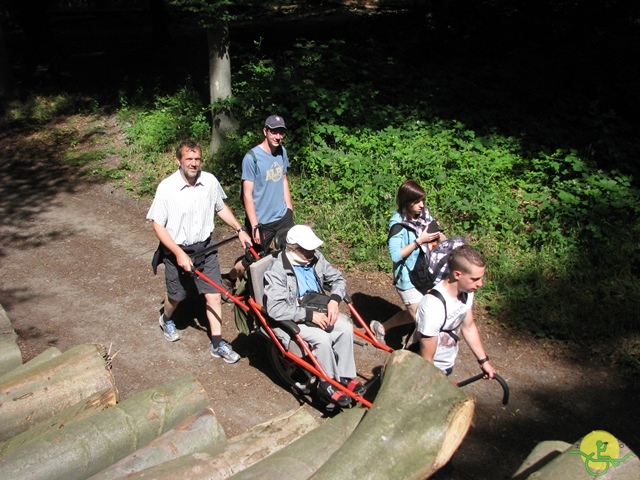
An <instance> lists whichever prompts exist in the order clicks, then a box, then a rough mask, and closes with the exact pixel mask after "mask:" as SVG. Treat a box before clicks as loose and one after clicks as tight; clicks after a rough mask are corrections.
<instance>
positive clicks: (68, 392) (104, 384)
mask: <svg viewBox="0 0 640 480" xmlns="http://www.w3.org/2000/svg"><path fill="white" fill-rule="evenodd" d="M105 356H106V351H105V349H104V347H103V346H102V345H78V346H77V347H74V348H72V349H70V350H67V351H66V352H65V353H63V354H62V355H60V356H58V357H56V358H53V359H52V360H49V361H48V362H46V363H43V364H42V365H40V366H39V367H38V368H35V369H32V370H30V371H28V372H27V373H26V374H24V375H22V376H19V377H15V378H13V379H12V380H9V381H8V382H7V383H3V384H2V385H0V441H5V440H7V439H9V438H11V437H13V436H14V435H17V434H18V433H20V432H23V431H25V430H28V429H30V428H31V427H33V426H34V425H35V424H37V423H38V422H40V421H42V420H45V419H47V418H50V417H52V416H53V415H55V414H57V413H59V412H60V411H62V410H64V409H65V408H67V407H69V406H71V405H75V404H76V403H78V402H80V401H81V400H83V399H86V398H88V397H90V396H91V395H93V394H94V393H98V392H103V391H105V390H107V389H111V388H112V389H114V391H116V392H117V389H116V386H115V380H114V378H113V375H112V374H111V371H110V370H109V369H108V368H107V365H106V361H105Z"/></svg>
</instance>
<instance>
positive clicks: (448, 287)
mask: <svg viewBox="0 0 640 480" xmlns="http://www.w3.org/2000/svg"><path fill="white" fill-rule="evenodd" d="M448 265H449V276H448V277H447V278H445V279H444V280H442V281H441V282H440V283H438V284H437V285H436V286H435V287H433V289H432V290H431V291H430V292H429V293H428V294H427V295H425V296H424V297H423V298H422V300H421V301H420V304H419V305H418V310H417V313H416V337H417V338H418V339H419V342H420V355H421V356H422V358H424V359H425V360H427V361H429V362H432V363H433V364H434V365H435V366H436V367H438V368H439V369H440V370H442V371H443V372H444V373H445V374H446V375H450V374H451V372H452V371H453V366H454V364H455V360H456V357H457V355H458V340H459V336H460V335H463V336H464V338H465V340H466V341H467V343H468V344H469V348H471V351H472V352H473V353H474V355H475V356H476V359H477V360H478V364H479V365H480V367H481V368H482V370H483V371H484V372H485V373H486V376H487V378H493V376H494V375H495V373H496V371H495V370H494V368H493V367H492V366H491V364H490V363H489V357H488V356H487V354H486V353H485V351H484V347H483V346H482V341H481V340H480V335H479V333H478V327H477V326H476V322H475V320H474V318H473V312H472V307H473V297H474V292H475V291H476V290H477V289H478V288H480V287H481V286H482V278H483V277H484V271H485V262H484V259H483V258H482V255H481V254H480V252H478V251H477V250H475V249H474V248H473V247H471V246H469V245H463V246H461V247H458V248H456V249H455V250H453V251H452V252H451V253H450V254H449V258H448Z"/></svg>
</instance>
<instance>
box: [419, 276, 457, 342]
mask: <svg viewBox="0 0 640 480" xmlns="http://www.w3.org/2000/svg"><path fill="white" fill-rule="evenodd" d="M427 295H433V296H434V297H436V298H437V299H438V300H440V301H441V302H442V306H443V307H444V320H443V321H442V326H441V327H440V331H441V332H444V333H448V334H449V336H450V337H451V338H453V339H454V340H455V341H456V343H457V342H459V341H460V337H459V336H458V335H457V334H455V333H454V330H455V329H456V328H458V325H456V326H455V327H454V328H452V329H449V330H445V328H444V324H445V323H447V302H446V300H445V299H444V297H443V296H442V294H441V293H440V292H439V291H438V290H435V289H433V288H432V289H431V290H429V291H428V292H427Z"/></svg>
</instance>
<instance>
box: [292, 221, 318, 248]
mask: <svg viewBox="0 0 640 480" xmlns="http://www.w3.org/2000/svg"><path fill="white" fill-rule="evenodd" d="M287 243H288V244H289V245H294V244H296V245H300V246H301V247H302V248H304V249H305V250H315V249H316V248H318V247H319V246H320V245H322V244H323V243H324V242H323V241H322V240H320V239H319V238H318V237H317V236H316V234H315V233H313V230H311V227H307V226H306V225H294V226H293V227H291V229H290V230H289V233H287Z"/></svg>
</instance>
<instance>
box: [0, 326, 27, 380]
mask: <svg viewBox="0 0 640 480" xmlns="http://www.w3.org/2000/svg"><path fill="white" fill-rule="evenodd" d="M20 365H22V353H21V352H20V347H18V344H17V343H16V340H15V338H11V337H10V336H7V335H0V375H4V374H5V373H9V372H10V371H11V370H13V369H14V368H18V367H19V366H20Z"/></svg>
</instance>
